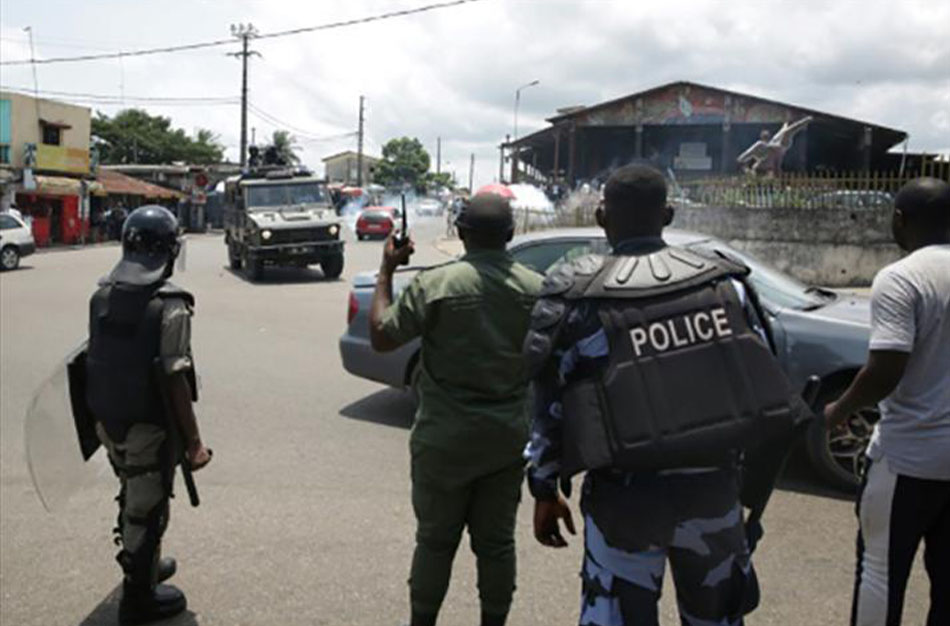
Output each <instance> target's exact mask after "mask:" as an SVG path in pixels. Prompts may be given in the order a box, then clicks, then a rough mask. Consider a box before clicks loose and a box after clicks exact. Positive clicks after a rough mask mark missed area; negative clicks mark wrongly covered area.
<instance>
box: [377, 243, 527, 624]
mask: <svg viewBox="0 0 950 626" xmlns="http://www.w3.org/2000/svg"><path fill="white" fill-rule="evenodd" d="M541 282H542V278H541V276H540V275H538V274H536V273H534V272H533V271H531V270H529V269H528V268H526V267H524V266H523V265H520V264H519V263H516V262H515V261H514V259H512V258H511V256H510V255H509V254H508V253H507V252H505V251H502V250H482V249H479V250H477V251H472V252H469V253H468V254H466V255H465V256H463V257H462V258H461V259H459V260H458V261H455V262H452V263H449V264H446V265H442V266H439V267H436V268H433V269H430V270H427V271H424V272H421V273H420V274H418V275H417V276H416V277H415V279H414V280H413V281H412V282H411V283H410V284H409V285H408V287H407V288H406V289H404V290H403V291H402V293H401V294H400V295H399V298H398V299H397V301H396V302H395V303H394V304H393V306H391V307H390V308H389V309H387V311H386V312H385V315H384V318H383V328H384V330H385V332H386V334H387V335H389V337H390V338H391V339H393V340H394V341H397V342H400V343H402V342H406V341H409V340H410V339H412V338H414V337H417V336H421V337H422V356H421V359H420V365H421V367H420V368H419V374H418V379H417V382H416V384H417V385H418V387H417V389H418V392H419V409H418V411H417V413H416V423H415V426H414V427H413V429H412V436H411V438H410V450H411V453H412V504H413V508H414V510H415V514H416V519H417V522H418V526H417V531H416V550H415V554H414V556H413V562H412V573H411V577H410V581H409V584H410V596H411V601H412V608H413V610H414V611H417V612H420V613H423V614H435V613H437V612H438V610H439V608H440V606H441V604H442V600H443V598H444V597H445V593H446V591H447V589H448V585H449V578H450V575H451V570H452V560H453V557H454V556H455V551H456V548H457V547H458V543H459V540H460V539H461V535H462V530H463V528H466V527H467V528H468V531H469V535H470V536H471V546H472V551H473V552H474V553H475V555H476V557H477V560H478V588H479V596H480V598H481V604H482V610H483V611H485V612H486V613H490V614H504V613H507V611H508V608H509V606H510V604H511V597H512V594H513V592H514V588H515V546H514V525H515V514H516V512H517V508H518V502H519V501H520V498H521V481H522V479H523V461H522V459H521V453H522V451H523V449H524V446H525V443H526V441H527V437H528V430H529V423H528V416H527V411H526V401H527V384H528V373H527V369H526V366H525V363H524V361H523V358H522V355H521V349H522V344H523V342H524V338H525V334H526V333H527V331H528V323H529V320H530V313H531V308H532V306H533V304H534V301H535V300H536V299H537V296H538V293H539V291H540V288H541Z"/></svg>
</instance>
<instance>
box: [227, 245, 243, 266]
mask: <svg viewBox="0 0 950 626" xmlns="http://www.w3.org/2000/svg"><path fill="white" fill-rule="evenodd" d="M228 264H229V265H230V266H231V269H232V270H239V269H241V255H240V253H239V252H238V251H237V250H235V247H234V245H232V244H228Z"/></svg>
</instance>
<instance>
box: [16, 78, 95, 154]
mask: <svg viewBox="0 0 950 626" xmlns="http://www.w3.org/2000/svg"><path fill="white" fill-rule="evenodd" d="M0 98H2V99H4V100H9V101H10V106H11V137H10V164H11V165H12V166H13V167H15V168H20V167H23V145H24V144H27V143H33V144H36V145H37V146H39V145H40V144H41V143H42V141H41V139H42V137H41V134H40V130H41V129H40V120H41V119H44V120H47V121H50V122H57V123H61V124H67V125H69V126H70V128H67V129H64V130H63V131H62V135H61V142H60V145H61V146H63V147H64V148H74V149H80V150H85V151H86V152H87V153H88V151H89V131H90V127H91V118H90V109H89V108H88V107H81V106H76V105H73V104H65V103H63V102H56V101H53V100H44V99H43V98H40V99H39V100H37V99H35V98H32V97H30V96H25V95H22V94H18V93H13V92H7V91H4V92H0ZM87 158H88V157H87Z"/></svg>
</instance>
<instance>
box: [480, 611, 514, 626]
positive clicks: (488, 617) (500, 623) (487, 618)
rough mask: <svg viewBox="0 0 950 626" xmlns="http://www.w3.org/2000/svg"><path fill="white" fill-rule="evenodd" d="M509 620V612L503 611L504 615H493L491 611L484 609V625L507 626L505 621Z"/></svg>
mask: <svg viewBox="0 0 950 626" xmlns="http://www.w3.org/2000/svg"><path fill="white" fill-rule="evenodd" d="M507 620H508V614H507V613H503V614H502V615H492V614H491V613H486V612H485V611H482V626H505V622H506V621H507Z"/></svg>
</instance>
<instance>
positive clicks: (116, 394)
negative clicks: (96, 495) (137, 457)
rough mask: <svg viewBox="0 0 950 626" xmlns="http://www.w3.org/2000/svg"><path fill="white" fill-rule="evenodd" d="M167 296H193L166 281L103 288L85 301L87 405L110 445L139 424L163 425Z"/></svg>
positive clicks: (188, 298) (191, 300)
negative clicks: (159, 376)
mask: <svg viewBox="0 0 950 626" xmlns="http://www.w3.org/2000/svg"><path fill="white" fill-rule="evenodd" d="M169 298H182V299H184V300H185V301H186V302H188V303H189V304H193V303H194V298H193V297H192V296H191V294H189V293H188V292H186V291H182V290H181V289H179V288H177V287H175V286H173V285H171V284H168V283H165V284H163V285H161V286H151V287H146V288H141V287H132V286H126V285H122V284H107V285H104V286H102V287H101V288H100V289H99V290H98V291H96V293H95V294H93V296H92V299H91V300H90V302H89V347H88V355H87V357H86V372H87V374H86V375H87V381H86V402H87V404H88V406H89V409H90V410H91V411H92V414H93V415H94V416H95V418H96V419H97V420H98V421H99V422H101V423H102V425H103V427H104V428H105V429H106V432H107V433H108V434H109V437H110V438H111V439H112V440H113V441H118V442H121V441H124V440H125V435H126V432H127V431H128V428H129V426H131V425H132V424H134V423H137V422H148V423H152V424H157V425H159V426H163V427H164V426H165V425H166V424H167V421H166V417H165V407H164V404H163V400H162V397H161V395H159V388H158V384H157V381H156V379H155V376H156V362H157V359H158V358H159V356H160V346H161V337H162V317H163V313H164V309H165V301H166V300H167V299H169ZM192 385H194V382H192ZM192 389H194V386H193V387H192ZM193 393H194V392H193Z"/></svg>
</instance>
